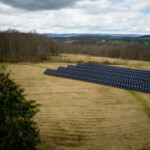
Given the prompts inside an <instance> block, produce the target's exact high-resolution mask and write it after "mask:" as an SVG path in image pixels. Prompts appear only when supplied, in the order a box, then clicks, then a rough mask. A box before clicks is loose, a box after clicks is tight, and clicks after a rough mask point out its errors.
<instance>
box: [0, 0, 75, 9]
mask: <svg viewBox="0 0 150 150" xmlns="http://www.w3.org/2000/svg"><path fill="white" fill-rule="evenodd" d="M76 1H78V0H0V2H2V3H4V4H7V5H10V6H12V7H15V8H21V9H25V10H30V11H35V10H55V9H61V8H65V7H68V6H72V5H73V4H74V3H75V2H76Z"/></svg>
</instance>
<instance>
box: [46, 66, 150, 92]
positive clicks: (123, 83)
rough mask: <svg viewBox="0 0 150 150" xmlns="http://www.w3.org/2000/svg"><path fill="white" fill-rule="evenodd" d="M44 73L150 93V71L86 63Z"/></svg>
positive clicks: (48, 70)
mask: <svg viewBox="0 0 150 150" xmlns="http://www.w3.org/2000/svg"><path fill="white" fill-rule="evenodd" d="M44 74H47V75H52V76H57V77H64V78H70V79H75V80H82V81H87V82H93V83H98V84H103V85H109V86H113V87H119V88H125V89H130V90H136V91H141V92H146V93H150V71H144V70H135V69H128V68H121V67H112V66H105V65H97V64H89V63H86V64H78V65H76V66H71V65H69V66H68V67H66V68H65V67H59V68H58V69H57V70H51V69H47V70H46V71H45V72H44Z"/></svg>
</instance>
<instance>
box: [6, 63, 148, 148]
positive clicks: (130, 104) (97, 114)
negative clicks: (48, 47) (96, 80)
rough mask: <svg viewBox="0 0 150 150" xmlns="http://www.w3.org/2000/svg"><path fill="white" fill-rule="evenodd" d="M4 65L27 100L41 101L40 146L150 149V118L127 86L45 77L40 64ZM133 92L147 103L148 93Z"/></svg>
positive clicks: (38, 115)
mask: <svg viewBox="0 0 150 150" xmlns="http://www.w3.org/2000/svg"><path fill="white" fill-rule="evenodd" d="M40 65H43V66H47V67H49V68H57V67H58V66H67V65H68V64H63V63H51V64H47V65H45V64H40ZM7 66H8V67H7V69H8V70H11V71H12V75H11V77H13V78H14V79H15V80H16V81H17V82H18V83H19V84H21V85H22V86H23V87H24V88H25V94H26V97H27V99H34V100H36V101H37V103H40V104H41V107H40V112H39V113H38V114H37V115H36V117H35V120H36V121H37V122H38V126H39V127H40V136H41V140H42V144H41V145H39V146H38V149H39V150H50V149H52V150H149V149H150V119H149V118H148V117H147V115H146V114H145V112H144V111H143V109H142V107H141V106H140V104H139V103H138V102H137V100H136V99H135V98H134V97H133V96H132V95H131V94H130V93H129V92H127V91H126V90H124V89H119V88H113V87H109V86H103V85H98V84H93V83H87V82H81V81H76V80H71V79H64V78H57V77H52V76H47V75H44V74H43V72H44V70H45V69H44V68H40V67H35V66H30V65H20V64H8V65H7ZM137 94H140V95H141V96H142V97H143V98H145V99H146V100H147V102H148V103H149V102H150V94H145V93H138V92H137Z"/></svg>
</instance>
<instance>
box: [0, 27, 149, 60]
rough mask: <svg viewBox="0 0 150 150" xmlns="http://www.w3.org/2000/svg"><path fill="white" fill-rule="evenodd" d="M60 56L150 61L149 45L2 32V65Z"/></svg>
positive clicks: (0, 49) (0, 46)
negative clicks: (71, 55) (88, 56)
mask: <svg viewBox="0 0 150 150" xmlns="http://www.w3.org/2000/svg"><path fill="white" fill-rule="evenodd" d="M60 53H68V54H86V55H92V56H101V57H111V58H123V59H131V60H144V61H149V60H150V44H143V43H136V42H135V43H132V42H110V41H107V40H105V39H101V41H100V40H99V39H95V38H90V39H89V38H86V37H84V38H81V39H80V40H79V39H75V40H74V41H73V42H72V39H70V40H68V39H67V42H66V41H64V39H63V38H59V40H58V39H54V38H52V37H49V36H47V35H42V34H37V33H35V32H29V33H21V32H19V31H17V30H13V29H9V30H7V31H1V32H0V62H40V61H46V60H49V57H50V56H54V55H58V54H60Z"/></svg>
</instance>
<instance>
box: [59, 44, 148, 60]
mask: <svg viewBox="0 0 150 150" xmlns="http://www.w3.org/2000/svg"><path fill="white" fill-rule="evenodd" d="M58 52H59V53H70V54H72V53H73V54H86V55H92V56H101V57H111V58H123V59H132V60H144V61H150V45H145V44H139V43H134V44H133V43H125V44H111V43H103V44H99V45H89V44H88V45H87V44H68V43H65V44H64V43H62V44H61V43H60V45H59V51H58Z"/></svg>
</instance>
